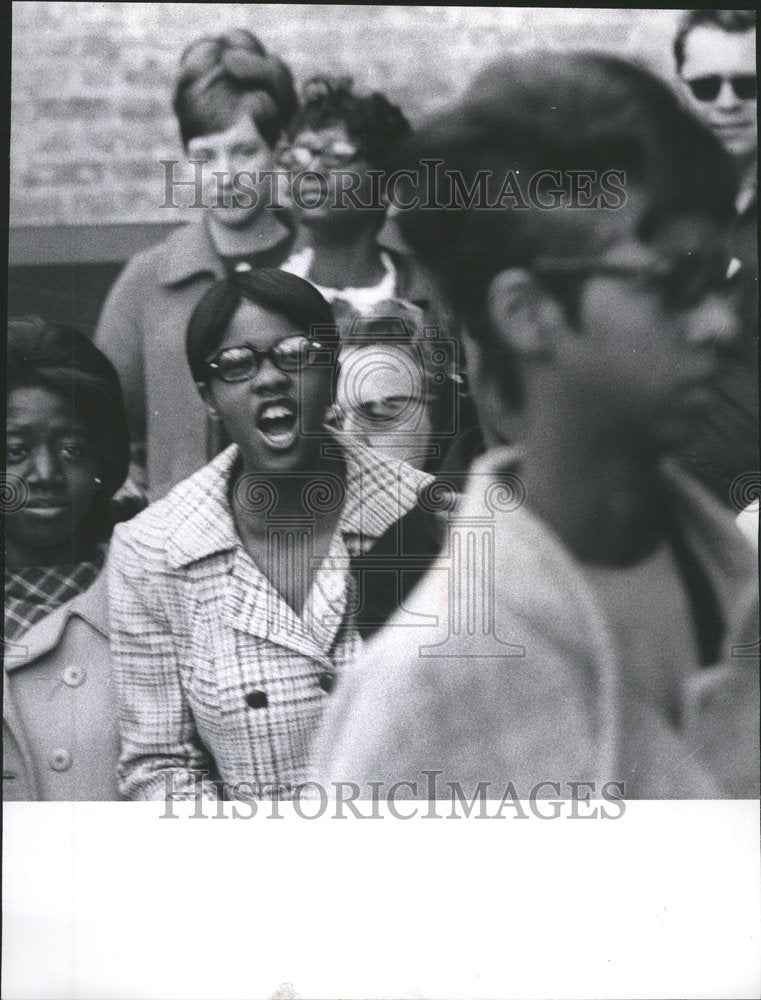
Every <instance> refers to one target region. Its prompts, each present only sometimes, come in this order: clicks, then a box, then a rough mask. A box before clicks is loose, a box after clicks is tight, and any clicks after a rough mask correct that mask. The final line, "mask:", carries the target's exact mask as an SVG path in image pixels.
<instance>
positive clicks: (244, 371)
mask: <svg viewBox="0 0 761 1000" xmlns="http://www.w3.org/2000/svg"><path fill="white" fill-rule="evenodd" d="M322 346H323V345H322V344H321V343H318V342H317V341H316V340H311V339H310V338H309V337H304V336H302V335H301V334H296V335H295V336H293V337H286V338H285V340H281V341H280V343H278V344H275V345H274V347H270V348H268V349H267V350H266V351H261V350H259V349H258V348H256V347H251V346H249V345H248V344H241V345H240V346H239V347H223V348H222V350H221V351H217V353H216V354H213V355H212V356H211V357H210V358H208V359H207V361H206V366H207V368H208V369H209V371H210V373H211V374H212V375H214V376H215V377H216V378H220V379H222V381H223V382H247V381H248V380H249V379H251V378H253V377H254V375H256V373H257V372H258V371H259V369H260V368H261V366H262V364H263V363H264V359H265V358H268V359H269V360H270V361H271V362H272V364H273V365H274V366H275V368H277V369H278V371H281V372H295V371H300V370H301V369H302V368H309V367H310V366H311V365H314V364H315V363H316V362H317V360H318V358H319V351H320V350H321V348H322Z"/></svg>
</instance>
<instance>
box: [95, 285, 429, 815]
mask: <svg viewBox="0 0 761 1000" xmlns="http://www.w3.org/2000/svg"><path fill="white" fill-rule="evenodd" d="M337 347H338V345H337V340H336V330H335V324H334V320H333V315H332V312H331V310H330V307H329V306H328V304H327V303H326V301H325V300H324V299H323V297H322V296H321V295H320V294H319V292H317V291H316V290H315V289H314V288H313V287H312V286H311V285H310V284H309V283H308V282H306V281H304V280H302V279H301V278H298V277H296V276H295V275H291V274H288V273H286V272H283V271H278V270H270V269H258V270H252V271H249V272H246V273H241V274H234V275H232V276H231V277H230V278H228V279H225V280H223V281H220V282H217V283H216V284H214V285H213V286H212V287H211V288H210V289H209V290H208V291H207V292H206V294H205V295H204V296H203V298H202V299H201V301H200V302H199V304H198V306H197V308H196V309H195V311H194V313H193V316H192V317H191V320H190V323H189V326H188V331H187V354H188V361H189V364H190V371H191V373H192V376H193V379H194V381H195V382H196V384H197V386H198V389H199V392H200V394H201V397H202V399H203V400H204V402H205V404H206V406H207V407H208V408H209V409H210V410H212V411H213V412H214V414H215V415H216V417H217V418H218V419H219V420H220V421H221V422H222V424H223V426H224V427H225V429H226V431H227V433H228V434H229V436H230V438H231V439H232V441H233V444H232V445H231V446H230V447H229V448H227V450H225V451H224V452H222V454H220V455H219V456H217V458H215V459H214V460H213V461H212V462H211V463H210V464H208V465H207V466H206V467H205V468H203V469H201V470H200V471H199V472H197V473H196V474H195V475H193V476H191V477H190V478H189V479H187V480H186V481H184V482H183V483H180V484H179V485H178V486H177V487H175V488H174V490H172V491H171V493H170V494H169V495H168V496H167V497H166V498H165V499H163V500H161V501H159V502H158V503H156V504H154V505H153V506H152V507H150V508H149V509H148V510H146V511H144V512H143V513H142V514H140V515H138V516H137V517H136V518H134V519H133V520H132V521H131V522H130V523H129V524H126V525H123V526H121V527H120V528H119V529H118V531H117V533H116V537H115V540H114V544H113V552H112V558H111V560H110V563H111V567H112V573H111V613H112V621H113V631H112V635H113V655H114V660H115V673H116V677H117V682H118V686H119V689H120V704H121V713H122V714H121V724H122V736H123V753H122V759H121V765H120V774H121V789H122V792H123V793H124V794H125V795H127V796H129V797H131V798H164V797H165V796H169V795H173V796H180V797H181V796H186V797H195V796H206V795H209V796H213V797H217V796H220V795H221V796H223V797H251V796H253V797H258V796H262V795H269V794H274V793H281V794H290V793H291V792H292V791H293V789H294V788H295V787H296V786H298V785H299V784H300V783H301V782H303V781H304V780H305V776H306V774H307V770H306V769H307V765H308V756H309V749H310V745H311V741H312V738H313V735H314V733H315V730H316V728H317V725H318V723H319V721H320V718H321V715H322V712H323V708H324V705H325V701H326V699H327V698H328V697H329V696H330V692H331V691H332V690H333V687H334V685H335V684H336V683H339V682H340V677H341V674H342V672H343V671H344V670H346V669H347V668H348V666H349V665H350V664H351V662H352V661H353V660H354V658H355V656H356V654H357V652H358V650H359V647H360V643H361V640H360V638H359V634H358V632H357V629H356V628H355V626H354V624H353V614H354V612H355V611H356V610H357V605H358V589H357V586H356V581H355V579H354V578H353V577H352V576H351V573H350V562H351V559H352V557H355V556H357V555H360V554H361V553H363V552H365V551H366V550H367V549H368V548H370V547H371V545H372V544H373V542H374V540H375V539H377V538H378V537H380V536H381V535H383V534H384V533H385V532H386V531H387V530H388V529H389V528H390V527H391V526H392V525H393V524H394V523H395V522H396V521H398V520H399V519H400V518H401V517H403V516H404V515H405V514H406V513H407V512H408V511H409V510H411V509H412V508H413V507H415V505H416V503H417V500H418V494H419V491H420V489H421V488H422V487H423V486H424V485H425V484H427V483H428V482H429V481H430V477H429V476H427V475H426V474H425V473H422V472H420V471H418V470H416V469H413V468H411V467H410V466H408V465H406V464H405V463H403V462H399V461H395V460H393V459H390V458H387V457H385V456H384V455H382V454H381V453H380V452H378V451H374V450H372V449H368V448H364V447H362V446H359V445H357V446H353V447H352V448H351V449H350V450H348V449H347V450H344V449H343V448H342V447H341V446H340V444H339V443H337V442H336V441H335V440H334V439H333V438H332V437H331V435H330V433H329V431H328V430H327V429H326V427H325V419H326V416H327V414H328V412H329V409H330V407H331V405H332V403H333V393H334V385H335V379H336V355H337Z"/></svg>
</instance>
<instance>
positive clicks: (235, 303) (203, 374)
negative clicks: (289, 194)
mask: <svg viewBox="0 0 761 1000" xmlns="http://www.w3.org/2000/svg"><path fill="white" fill-rule="evenodd" d="M336 354H337V336H336V329H335V324H334V322H333V314H332V312H331V309H330V306H329V305H328V303H327V302H326V301H325V299H323V297H322V296H321V295H320V293H319V292H318V291H317V289H316V288H314V287H313V286H312V285H310V284H309V282H307V281H304V280H303V279H302V278H297V277H296V276H295V275H292V274H288V273H287V272H285V271H278V270H274V269H267V268H257V269H256V270H253V271H247V272H245V273H242V274H234V275H233V276H232V277H230V278H227V279H225V280H223V281H217V282H215V284H213V285H212V286H211V287H210V288H209V290H208V291H207V292H206V294H205V295H204V296H203V298H202V299H201V301H200V302H199V303H198V305H197V306H196V308H195V310H194V312H193V315H192V316H191V318H190V323H189V325H188V330H187V355H188V361H189V364H190V370H191V372H192V374H193V378H194V379H195V381H196V384H197V386H198V390H199V392H200V393H201V396H202V398H203V399H204V401H205V403H206V405H207V407H208V408H209V410H210V412H211V413H212V414H213V415H214V416H216V417H218V418H219V419H220V420H221V421H222V423H223V424H224V426H225V428H226V430H227V433H228V434H229V436H230V438H231V439H232V441H233V442H234V443H235V444H237V445H238V447H239V448H240V450H241V454H242V457H243V461H244V465H245V467H246V469H247V471H251V472H254V471H256V472H262V473H266V472H283V471H289V470H293V471H301V470H306V469H309V468H311V467H312V466H313V464H314V462H315V458H316V456H317V455H318V454H319V445H320V443H321V441H322V439H323V436H324V435H323V425H324V422H325V418H326V414H327V411H328V409H329V408H330V406H331V405H332V402H333V381H334V373H335V368H336V363H337V361H336Z"/></svg>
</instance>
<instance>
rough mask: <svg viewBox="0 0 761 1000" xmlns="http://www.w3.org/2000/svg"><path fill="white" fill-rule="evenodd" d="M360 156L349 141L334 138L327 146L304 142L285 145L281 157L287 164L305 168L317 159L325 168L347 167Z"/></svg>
mask: <svg viewBox="0 0 761 1000" xmlns="http://www.w3.org/2000/svg"><path fill="white" fill-rule="evenodd" d="M359 158H360V152H359V149H358V147H357V146H354V145H353V144H352V143H350V142H344V141H342V140H340V139H339V140H336V141H335V142H332V143H330V145H328V146H324V147H323V148H319V147H316V146H308V145H307V144H306V143H301V142H300V143H297V144H295V145H293V146H286V148H285V150H284V151H283V159H284V160H285V161H286V163H287V164H288V165H289V166H293V167H302V168H306V167H309V166H311V164H312V162H313V161H314V160H317V161H318V162H319V163H320V164H322V166H323V167H325V168H326V169H329V170H330V169H337V168H339V167H348V165H349V164H350V163H354V161H355V160H358V159H359Z"/></svg>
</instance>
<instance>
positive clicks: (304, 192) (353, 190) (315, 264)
mask: <svg viewBox="0 0 761 1000" xmlns="http://www.w3.org/2000/svg"><path fill="white" fill-rule="evenodd" d="M410 131H411V128H410V124H409V122H408V121H407V119H406V118H405V117H404V114H403V113H402V111H401V109H400V108H398V107H397V106H396V105H394V104H392V103H391V102H390V101H389V100H388V99H387V98H386V97H384V95H383V94H379V93H372V94H367V95H360V94H358V93H356V92H355V90H354V86H353V82H352V80H351V79H350V78H348V77H327V76H318V77H314V78H313V79H311V80H309V81H308V82H307V83H306V84H305V86H304V90H303V95H302V108H301V110H300V112H299V113H298V115H297V116H296V118H295V119H294V121H293V123H292V125H291V128H290V130H289V134H290V142H289V144H288V147H287V149H286V150H285V153H284V155H283V162H284V164H285V165H286V166H287V167H288V169H289V170H290V172H291V178H292V202H293V206H292V207H293V212H294V214H295V217H296V220H297V223H298V225H299V226H300V227H301V229H302V231H303V233H304V237H305V238H304V242H305V243H307V245H306V246H305V247H303V248H302V249H300V250H298V251H297V252H295V253H294V255H293V256H292V257H291V259H290V260H289V261H288V262H287V263H286V264H284V265H283V267H284V269H285V270H290V271H292V272H293V273H294V274H298V275H299V276H300V277H303V278H306V279H307V280H308V281H311V282H312V284H313V285H315V286H316V287H317V288H318V289H319V291H320V292H321V293H322V294H323V295H324V297H325V298H326V299H327V300H328V301H329V302H330V303H331V304H334V305H336V306H337V307H338V309H337V312H338V311H339V310H340V308H341V306H342V305H343V304H344V303H345V304H348V306H350V307H351V308H352V309H353V310H354V311H356V312H359V313H362V314H365V313H367V312H369V311H370V310H371V309H373V308H374V307H375V306H376V305H377V304H378V303H379V302H383V301H385V300H388V299H394V298H396V299H403V300H407V301H409V302H411V303H413V304H414V305H416V306H418V307H419V308H421V309H422V310H423V312H424V314H425V318H426V322H427V323H428V324H430V325H432V326H437V327H439V328H440V329H449V328H450V327H451V323H452V321H451V317H450V315H449V313H448V310H447V309H446V308H445V307H444V306H443V304H442V302H441V299H440V296H439V295H438V293H437V292H436V290H435V286H434V284H433V282H432V281H431V279H430V278H429V276H428V275H427V274H426V272H425V271H424V270H423V269H422V268H421V267H420V265H419V264H418V263H417V262H416V261H415V260H414V258H413V257H412V256H411V255H410V254H408V253H399V252H397V251H394V250H392V249H390V248H388V247H385V246H383V245H381V243H380V242H379V233H380V230H381V228H382V227H383V225H384V222H385V221H386V217H387V213H386V210H387V207H388V206H387V200H386V189H385V181H386V179H387V174H388V171H389V170H390V169H391V165H392V164H393V162H394V158H395V155H396V153H397V151H398V148H399V146H400V144H401V143H402V141H403V140H404V138H405V137H406V136H407V135H408V134H409V132H410Z"/></svg>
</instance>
